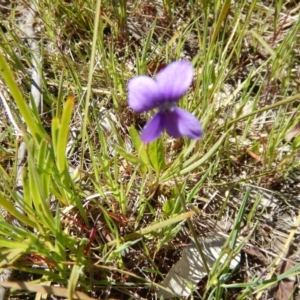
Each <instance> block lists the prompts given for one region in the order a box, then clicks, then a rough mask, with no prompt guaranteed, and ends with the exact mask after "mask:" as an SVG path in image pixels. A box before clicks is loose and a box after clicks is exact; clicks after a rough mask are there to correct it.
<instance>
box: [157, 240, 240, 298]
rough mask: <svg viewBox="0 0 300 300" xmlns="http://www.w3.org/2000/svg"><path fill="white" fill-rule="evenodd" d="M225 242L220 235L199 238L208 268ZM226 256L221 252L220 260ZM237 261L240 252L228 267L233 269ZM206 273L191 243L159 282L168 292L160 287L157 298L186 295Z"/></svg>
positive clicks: (218, 255) (193, 244) (215, 259)
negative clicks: (204, 238)
mask: <svg viewBox="0 0 300 300" xmlns="http://www.w3.org/2000/svg"><path fill="white" fill-rule="evenodd" d="M225 242H226V239H225V238H224V237H222V236H220V237H217V238H214V239H211V240H202V239H199V243H200V245H201V247H202V250H203V253H204V255H205V256H206V263H207V265H208V267H209V268H212V266H213V265H214V264H215V262H216V261H217V260H218V259H219V257H220V255H221V254H222V252H224V251H223V250H222V249H223V245H224V244H225ZM226 258H227V257H226V254H225V255H224V254H223V255H222V259H221V262H224V261H225V260H226ZM239 261H240V254H239V255H237V256H236V257H235V258H234V259H232V260H231V262H230V268H231V269H234V268H235V267H236V266H237V265H238V264H239ZM206 275H207V273H206V270H205V267H204V265H203V263H202V260H201V258H200V255H199V253H198V251H197V247H196V244H195V243H192V244H191V245H190V246H188V247H186V248H185V249H184V250H183V253H182V257H181V259H180V260H179V261H178V262H177V263H176V264H175V265H174V266H173V267H172V268H171V269H170V271H169V273H168V274H167V276H166V278H165V279H164V281H163V282H162V284H161V285H162V286H163V287H165V288H166V289H169V292H168V291H166V289H162V288H161V289H160V290H159V291H158V298H159V297H164V299H169V298H173V297H174V295H177V296H180V297H188V296H190V294H191V293H192V292H193V290H194V289H195V287H196V285H197V283H198V282H199V281H200V280H201V278H203V277H204V276H206Z"/></svg>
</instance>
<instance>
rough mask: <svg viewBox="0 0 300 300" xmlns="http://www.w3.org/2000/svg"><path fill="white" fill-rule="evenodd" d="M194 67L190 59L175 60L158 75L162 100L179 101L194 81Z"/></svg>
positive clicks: (157, 80)
mask: <svg viewBox="0 0 300 300" xmlns="http://www.w3.org/2000/svg"><path fill="white" fill-rule="evenodd" d="M193 75H194V69H193V66H192V65H191V64H190V63H189V62H188V61H175V62H172V63H170V64H169V65H167V66H166V67H165V68H164V69H163V70H162V71H160V72H159V73H158V74H157V75H156V78H155V80H156V82H157V85H158V89H159V91H160V94H161V95H160V96H161V100H162V102H177V101H179V99H180V98H181V97H182V96H183V95H184V94H185V93H186V92H187V90H188V88H189V87H190V85H191V83H192V81H193Z"/></svg>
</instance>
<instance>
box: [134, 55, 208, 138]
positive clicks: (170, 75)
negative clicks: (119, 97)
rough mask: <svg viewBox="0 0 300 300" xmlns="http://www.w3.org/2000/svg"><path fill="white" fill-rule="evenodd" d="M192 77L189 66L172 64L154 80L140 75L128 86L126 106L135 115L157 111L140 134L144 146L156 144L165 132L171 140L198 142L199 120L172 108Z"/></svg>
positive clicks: (181, 110) (201, 132) (186, 63)
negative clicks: (154, 142)
mask: <svg viewBox="0 0 300 300" xmlns="http://www.w3.org/2000/svg"><path fill="white" fill-rule="evenodd" d="M193 74H194V69H193V66H192V65H191V64H190V63H189V62H187V61H175V62H173V63H171V64H169V65H168V66H166V67H165V68H164V69H163V70H161V71H160V72H159V73H158V74H157V75H156V77H155V79H153V78H151V77H149V76H145V75H142V76H137V77H135V78H133V79H131V80H130V81H129V82H128V104H129V106H130V107H131V108H132V109H133V110H134V111H136V112H146V111H149V110H152V109H154V108H158V112H157V113H156V114H155V115H154V116H153V117H152V119H151V120H150V121H149V122H148V123H147V124H146V126H145V127H144V129H143V131H142V134H141V139H142V141H143V142H144V143H150V142H152V141H154V140H156V139H157V138H158V137H159V136H160V135H161V133H162V132H163V131H164V130H166V131H167V133H168V134H169V135H170V136H172V137H174V138H179V137H182V136H186V137H189V138H191V139H199V138H201V136H202V135H203V129H202V126H201V124H200V122H199V120H198V119H197V118H196V117H195V116H193V115H192V114H191V113H189V112H187V111H185V110H183V109H180V108H179V107H177V106H176V105H175V104H176V102H178V101H179V100H180V98H181V97H183V96H184V95H185V94H186V92H187V90H188V88H189V87H190V85H191V84H192V81H193Z"/></svg>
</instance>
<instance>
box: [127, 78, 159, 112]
mask: <svg viewBox="0 0 300 300" xmlns="http://www.w3.org/2000/svg"><path fill="white" fill-rule="evenodd" d="M160 99H161V95H160V90H159V87H158V85H157V83H156V81H155V80H154V79H152V78H150V77H148V76H137V77H135V78H133V79H131V80H130V81H129V82H128V104H129V106H130V107H131V108H132V109H133V110H134V111H136V112H144V111H148V110H151V109H153V108H155V107H158V106H160V105H161V101H160Z"/></svg>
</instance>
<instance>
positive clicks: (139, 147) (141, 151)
mask: <svg viewBox="0 0 300 300" xmlns="http://www.w3.org/2000/svg"><path fill="white" fill-rule="evenodd" d="M129 135H130V137H131V139H132V142H133V145H134V147H135V149H136V151H137V152H138V157H139V158H140V159H141V162H142V163H143V164H145V165H148V164H149V159H148V155H147V151H146V147H145V145H144V143H143V142H142V140H141V138H140V134H139V133H138V132H137V130H136V129H135V128H134V126H131V127H130V128H129Z"/></svg>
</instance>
